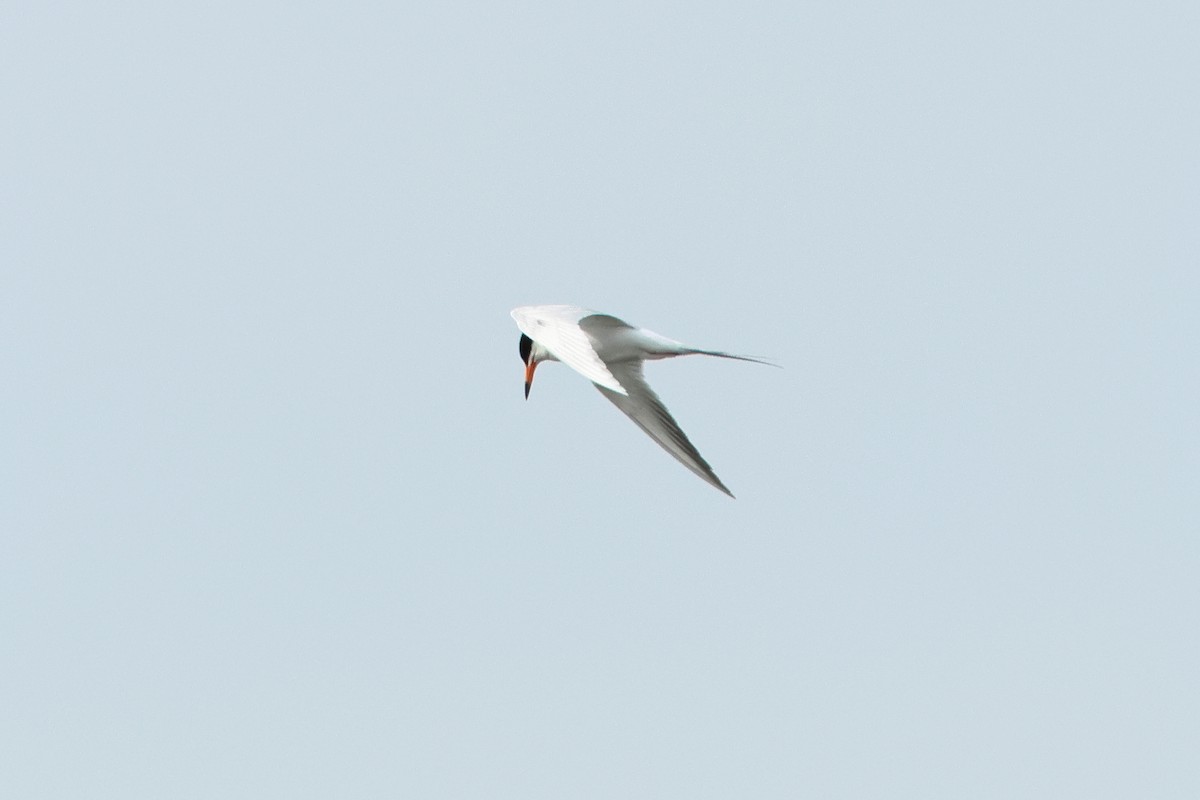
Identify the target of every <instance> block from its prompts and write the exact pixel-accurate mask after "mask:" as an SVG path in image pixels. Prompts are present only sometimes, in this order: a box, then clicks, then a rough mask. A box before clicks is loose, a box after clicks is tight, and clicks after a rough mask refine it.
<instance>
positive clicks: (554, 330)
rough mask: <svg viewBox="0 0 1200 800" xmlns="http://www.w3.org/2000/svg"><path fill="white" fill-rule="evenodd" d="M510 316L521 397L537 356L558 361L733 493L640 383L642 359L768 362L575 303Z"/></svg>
mask: <svg viewBox="0 0 1200 800" xmlns="http://www.w3.org/2000/svg"><path fill="white" fill-rule="evenodd" d="M512 317H513V319H514V320H516V322H517V327H518V328H520V329H521V333H522V334H523V335H522V337H521V359H522V360H523V361H524V362H525V396H526V397H529V387H530V384H531V383H532V382H533V372H534V369H536V367H537V365H538V364H539V363H540V362H542V361H561V362H563V363H564V364H566V365H567V366H569V367H571V368H572V369H574V370H575V371H576V372H578V373H580V374H581V375H583V376H584V377H585V378H587V379H588V380H590V381H591V382H592V383H593V384H595V386H596V388H597V389H598V390H599V391H600V393H601V394H602V395H604V396H605V397H607V398H608V399H609V400H610V401H612V403H613V405H615V406H616V407H617V408H619V409H621V411H622V412H624V413H625V414H626V415H627V416H628V417H629V418H630V419H632V420H633V421H634V422H635V423H636V424H637V426H638V427H639V428H641V429H642V430H643V431H645V432H646V434H647V435H649V436H650V438H652V439H653V440H654V441H655V442H657V443H658V444H659V445H660V446H661V447H662V448H663V449H664V450H666V451H667V452H668V453H670V454H671V455H672V456H674V457H675V458H676V459H678V460H679V462H680V463H682V464H683V465H684V466H685V467H687V468H688V469H690V470H691V471H692V472H694V473H696V474H697V475H699V476H700V477H701V478H703V479H704V480H705V481H707V482H708V483H710V484H712V485H713V486H715V487H716V488H718V489H720V490H721V491H722V492H724V493H725V494H727V495H729V496H730V497H733V493H732V492H730V491H729V489H727V488H726V487H725V484H723V483H721V480H720V478H718V477H717V476H716V474H715V473H714V472H713V470H712V467H710V466H709V465H708V462H707V461H705V460H704V458H703V457H702V456H701V455H700V453H699V451H697V450H696V448H695V447H694V446H693V445H692V443H691V442H690V441H689V440H688V438H687V436H686V435H685V434H684V432H683V431H682V430H681V429H680V427H679V425H678V423H676V422H675V420H674V418H672V417H671V414H670V412H668V411H667V408H666V406H664V405H663V404H662V401H661V400H659V399H658V395H656V394H655V393H654V391H653V390H652V389H651V388H650V386H649V384H647V383H646V380H645V378H644V377H643V376H642V363H643V362H644V361H647V360H651V359H659V358H672V357H674V356H686V355H709V356H717V357H720V358H734V359H738V360H739V361H754V362H757V363H768V362H764V361H760V360H759V359H756V358H750V357H748V356H736V355H732V354H730V353H722V352H719V351H716V350H699V349H697V348H694V347H688V346H687V345H685V344H683V343H682V342H677V341H675V340H674V339H668V338H667V337H665V336H660V335H658V334H657V333H654V332H653V331H649V330H646V329H645V328H638V327H635V326H633V325H630V324H629V323H627V322H624V321H623V320H620V319H617V318H616V317H613V316H610V315H608V314H601V313H598V312H595V311H591V310H589V309H586V308H581V307H579V306H568V305H550V306H521V307H520V308H514V309H513V311H512Z"/></svg>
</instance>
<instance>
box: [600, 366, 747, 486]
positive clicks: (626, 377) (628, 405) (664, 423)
mask: <svg viewBox="0 0 1200 800" xmlns="http://www.w3.org/2000/svg"><path fill="white" fill-rule="evenodd" d="M609 369H611V370H612V372H613V374H614V375H615V376H616V378H617V380H618V381H620V382H621V383H622V384H623V385H624V386H625V388H626V389H627V390H628V394H618V393H617V392H614V391H612V390H611V389H609V388H607V387H605V386H602V385H600V384H599V383H597V384H596V388H597V389H599V390H600V394H602V395H604V396H605V397H607V398H608V399H609V400H611V401H612V404H613V405H615V406H616V407H617V408H619V409H621V410H622V411H623V412H625V414H626V416H628V417H629V418H630V419H631V420H633V421H634V422H635V423H637V426H638V427H639V428H641V429H642V430H643V431H645V432H646V433H647V435H649V436H650V438H651V439H653V440H654V441H656V442H658V444H659V445H660V446H661V447H662V448H663V449H664V450H666V451H667V452H668V453H670V454H671V455H673V456H675V458H676V459H678V460H679V462H680V463H681V464H683V465H684V466H685V467H687V468H688V469H690V470H691V471H692V472H694V473H696V474H697V475H699V476H700V477H701V478H703V479H704V480H706V481H708V482H709V483H711V484H712V485H713V486H715V487H717V488H718V489H720V490H721V491H722V492H724V493H725V494H727V495H729V496H730V497H733V492H731V491H729V489H727V488H726V487H725V484H723V483H721V479H720V478H718V477H717V476H716V473H714V472H713V471H712V467H710V466H709V465H708V462H707V461H705V460H704V457H703V456H701V455H700V452H699V451H698V450H696V448H695V446H694V445H693V444H692V443H691V442H690V441H689V440H688V438H687V435H686V434H685V433H684V432H683V430H682V429H680V427H679V423H677V422H676V421H675V419H674V418H673V417H672V416H671V412H669V411H667V407H666V406H664V405H663V404H662V401H661V400H659V399H658V395H656V394H655V393H654V390H652V389H651V388H650V385H649V384H647V383H646V379H645V378H644V377H643V376H642V362H641V361H623V362H618V363H615V364H609Z"/></svg>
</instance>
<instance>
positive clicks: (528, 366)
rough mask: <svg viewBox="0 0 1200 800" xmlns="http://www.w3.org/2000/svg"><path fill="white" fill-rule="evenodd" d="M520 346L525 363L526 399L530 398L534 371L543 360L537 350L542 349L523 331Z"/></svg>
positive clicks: (522, 359)
mask: <svg viewBox="0 0 1200 800" xmlns="http://www.w3.org/2000/svg"><path fill="white" fill-rule="evenodd" d="M520 346H521V361H522V362H524V364H525V399H526V400H528V399H529V387H530V386H532V385H533V371H534V370H535V369H537V365H538V362H539V361H540V360H541V359H540V358H538V356H539V353H538V352H537V351H538V350H541V348H540V347H535V346H534V344H533V339H530V338H529V337H528V336H526V335H525V334H523V333H522V334H521V345H520Z"/></svg>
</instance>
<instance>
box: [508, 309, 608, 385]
mask: <svg viewBox="0 0 1200 800" xmlns="http://www.w3.org/2000/svg"><path fill="white" fill-rule="evenodd" d="M594 313H595V312H592V311H589V310H588V309H586V308H580V307H578V306H521V307H520V308H514V309H513V310H512V318H513V319H514V320H516V322H517V327H518V328H520V329H521V332H522V333H524V334H525V335H526V336H528V337H529V338H530V339H533V340H534V341H535V342H537V343H538V344H540V345H541V346H542V347H544V348H546V349H547V350H549V351H550V352H551V353H553V354H554V357H555V358H557V359H558V360H559V361H561V362H563V363H564V364H566V365H567V366H568V367H570V368H571V369H573V370H575V371H576V372H578V373H579V374H580V375H583V376H584V377H585V378H587V379H588V380H589V381H591V382H592V383H594V384H596V385H597V386H602V387H604V388H605V389H608V390H609V391H611V392H615V393H617V394H618V395H622V396H624V395H625V394H626V389H625V387H623V386H622V385H621V382H620V381H618V380H617V378H615V377H614V376H613V374H612V372H610V371H609V368H608V366H607V365H606V364H605V363H604V361H602V360H601V359H600V356H598V355H597V354H596V349H595V347H593V346H592V340H591V339H590V338H589V337H588V335H587V333H585V332H584V330H583V329H582V328H580V327H579V320H581V319H583V318H584V317H587V316H590V315H593V314H594Z"/></svg>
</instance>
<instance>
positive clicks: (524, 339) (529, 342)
mask: <svg viewBox="0 0 1200 800" xmlns="http://www.w3.org/2000/svg"><path fill="white" fill-rule="evenodd" d="M531 350H533V339H530V338H529V337H528V336H526V335H525V334H523V333H522V334H521V361H522V362H524V363H526V364H528V363H529V353H530V351H531Z"/></svg>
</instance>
